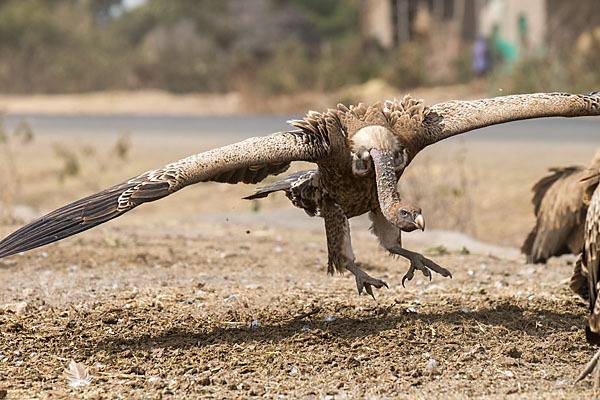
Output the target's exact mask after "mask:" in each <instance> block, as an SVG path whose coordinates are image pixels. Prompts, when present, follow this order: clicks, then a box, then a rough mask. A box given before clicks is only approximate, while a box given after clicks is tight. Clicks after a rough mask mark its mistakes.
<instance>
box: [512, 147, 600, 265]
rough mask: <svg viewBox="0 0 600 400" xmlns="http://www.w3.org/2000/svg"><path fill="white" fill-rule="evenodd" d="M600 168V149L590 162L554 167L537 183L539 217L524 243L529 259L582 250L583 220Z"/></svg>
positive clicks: (537, 259)
mask: <svg viewBox="0 0 600 400" xmlns="http://www.w3.org/2000/svg"><path fill="white" fill-rule="evenodd" d="M598 168H600V152H598V153H597V154H596V156H595V157H594V159H593V160H592V161H591V162H590V163H589V164H588V165H587V166H579V165H576V166H571V167H563V168H552V169H550V171H551V172H552V174H551V175H548V176H546V177H544V178H542V179H541V180H540V181H538V182H537V183H536V184H535V185H534V186H533V188H532V191H533V192H534V195H533V199H532V202H533V205H534V212H535V215H536V218H537V221H536V225H535V226H534V227H533V229H532V231H531V232H530V233H529V235H528V236H527V239H525V242H524V243H523V246H522V247H521V252H522V253H523V254H525V255H526V256H527V260H528V261H529V262H534V263H539V262H541V263H544V262H546V260H547V259H548V258H550V257H553V256H560V255H562V254H580V253H581V250H582V248H583V224H584V222H585V215H586V212H587V205H588V203H589V198H590V197H591V193H593V191H594V189H595V188H596V186H597V185H598V177H597V176H596V175H595V174H594V172H595V171H596V170H597V169H598ZM586 178H588V179H586Z"/></svg>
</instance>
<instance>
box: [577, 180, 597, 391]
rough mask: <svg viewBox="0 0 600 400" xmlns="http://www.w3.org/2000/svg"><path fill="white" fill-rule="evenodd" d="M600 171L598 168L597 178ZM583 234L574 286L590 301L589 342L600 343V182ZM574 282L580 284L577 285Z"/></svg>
mask: <svg viewBox="0 0 600 400" xmlns="http://www.w3.org/2000/svg"><path fill="white" fill-rule="evenodd" d="M598 176H600V171H596V176H595V177H596V178H598ZM583 232H584V235H583V251H582V252H581V255H580V257H579V260H578V261H577V263H576V265H575V269H574V271H573V277H572V278H571V288H572V289H573V290H575V292H576V293H578V294H579V295H580V296H581V297H582V298H583V299H584V300H585V301H587V302H588V304H589V312H590V313H589V316H588V320H587V326H586V329H585V333H586V335H585V336H586V339H587V341H588V342H589V343H590V344H594V345H600V298H599V293H600V186H599V187H597V188H596V189H595V191H594V193H593V195H592V196H591V199H590V203H589V207H588V209H587V213H586V218H585V224H584V231H583ZM574 282H580V283H582V284H581V285H578V286H575V285H573V283H574ZM599 358H600V351H598V352H597V353H596V355H595V356H594V357H593V358H592V360H591V361H590V362H589V363H588V364H587V365H586V367H585V368H584V370H583V371H582V373H581V374H580V375H579V378H578V379H577V380H581V379H583V378H584V377H585V376H587V375H588V374H589V373H590V372H592V371H593V369H594V368H595V366H596V364H597V363H598V359H599ZM598 384H600V369H598V370H597V373H596V385H598Z"/></svg>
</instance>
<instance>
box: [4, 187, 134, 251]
mask: <svg viewBox="0 0 600 400" xmlns="http://www.w3.org/2000/svg"><path fill="white" fill-rule="evenodd" d="M125 190H127V185H117V186H113V187H112V188H109V189H106V190H104V191H102V192H99V193H96V194H93V195H91V196H88V197H85V198H83V199H81V200H78V201H75V202H73V203H70V204H67V205H66V206H64V207H61V208H59V209H58V210H55V211H52V212H51V213H49V214H46V215H44V216H43V217H41V218H38V219H37V220H35V221H33V222H31V223H29V224H27V225H25V226H24V227H22V228H21V229H19V230H17V231H15V232H13V233H12V234H11V235H9V236H8V237H6V238H5V239H4V240H2V241H1V242H0V258H2V257H7V256H10V255H13V254H17V253H21V252H23V251H27V250H32V249H35V248H36V247H40V246H43V245H46V244H50V243H52V242H56V241H58V240H61V239H64V238H67V237H69V236H72V235H75V234H77V233H79V232H83V231H85V230H87V229H90V228H93V227H94V226H97V225H99V224H101V223H103V222H106V221H108V220H111V219H113V218H115V217H117V216H119V215H120V214H122V213H123V212H124V211H122V210H119V209H118V205H119V204H118V199H119V197H120V196H121V194H122V193H123V191H125ZM125 211H127V210H125Z"/></svg>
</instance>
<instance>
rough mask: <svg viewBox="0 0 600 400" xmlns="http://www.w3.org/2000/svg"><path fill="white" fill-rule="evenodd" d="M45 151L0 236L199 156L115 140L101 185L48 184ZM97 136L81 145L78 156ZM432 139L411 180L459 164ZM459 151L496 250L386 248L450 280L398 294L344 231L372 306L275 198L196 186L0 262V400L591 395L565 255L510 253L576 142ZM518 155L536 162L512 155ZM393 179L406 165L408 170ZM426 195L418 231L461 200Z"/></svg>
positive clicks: (90, 176) (377, 260)
mask: <svg viewBox="0 0 600 400" xmlns="http://www.w3.org/2000/svg"><path fill="white" fill-rule="evenodd" d="M59 140H61V138H59V137H47V138H38V139H36V142H35V144H33V145H32V146H29V147H26V148H24V149H22V151H21V152H20V153H19V154H18V157H17V159H16V161H17V165H18V166H19V171H20V175H21V177H20V178H21V185H20V188H19V190H18V193H19V196H18V203H17V204H19V205H25V206H26V207H21V208H24V209H25V210H28V211H27V212H19V213H16V214H17V215H16V216H13V218H5V219H4V222H3V223H2V224H0V236H2V237H4V236H5V235H7V234H9V233H10V232H12V231H13V230H14V229H16V228H18V227H19V226H20V224H21V223H23V222H25V221H26V220H27V219H29V218H31V217H33V216H35V215H37V214H39V213H40V212H43V211H46V210H49V209H51V208H54V207H57V206H59V205H61V204H64V203H65V202H67V201H69V200H73V199H75V198H77V197H79V196H81V195H84V194H86V193H89V192H90V191H93V190H96V189H99V188H101V187H103V186H108V185H109V184H112V183H115V182H118V181H120V180H122V179H124V178H126V177H129V176H131V175H134V174H136V173H138V172H140V171H143V170H146V169H148V168H152V167H156V166H157V165H156V164H158V165H161V164H162V163H163V162H166V161H172V160H173V159H176V158H178V157H180V156H184V155H187V153H189V149H190V148H195V149H196V150H198V151H199V150H202V149H203V148H207V147H209V145H208V144H206V143H202V142H200V141H199V140H198V139H193V138H188V139H186V140H187V141H183V140H184V139H181V141H177V142H176V143H171V144H169V145H167V146H166V145H165V144H164V143H160V142H158V141H151V140H150V141H144V142H143V143H142V142H138V141H135V140H134V143H133V148H132V154H131V161H128V162H124V163H122V164H119V163H117V164H115V166H112V167H111V166H109V167H107V168H106V169H105V170H104V171H103V172H102V173H99V172H97V170H96V169H95V168H93V166H94V165H96V164H94V163H95V161H94V162H91V161H90V162H89V163H88V165H87V166H86V167H85V168H84V169H83V170H82V171H81V173H80V176H79V177H78V178H77V179H69V180H67V181H66V182H65V183H63V184H62V185H61V184H58V183H57V180H56V176H55V169H56V168H57V167H58V166H59V164H60V163H59V162H58V161H57V160H56V159H55V158H54V156H53V154H52V151H51V150H49V149H50V147H49V146H48V143H49V142H50V143H51V142H52V141H59ZM111 140H112V139H111V138H103V139H97V140H90V143H91V144H93V145H94V146H96V148H97V149H98V151H99V152H98V154H99V156H98V157H101V156H102V155H103V154H104V149H105V148H107V147H108V144H110V143H109V142H110V141H111ZM90 143H88V144H90ZM210 145H211V146H212V144H210ZM439 146H440V147H438V146H436V152H437V154H439V155H440V157H438V158H436V159H435V160H434V157H433V156H427V155H426V154H424V155H423V157H424V158H423V161H419V162H420V163H424V161H425V160H432V161H431V162H430V163H427V165H428V167H427V171H429V172H427V174H428V175H427V180H426V182H425V183H424V185H425V184H426V185H430V186H431V185H435V183H436V182H439V180H440V179H446V177H447V176H448V170H447V168H446V169H444V165H453V163H454V162H453V160H454V161H455V160H456V157H454V156H453V155H452V154H453V152H457V151H460V152H461V154H463V153H464V149H462V148H460V147H459V148H458V149H457V148H456V147H443V146H444V145H443V144H440V145H439ZM453 146H456V145H453ZM477 146H480V147H469V148H468V149H467V151H466V154H467V157H466V159H465V160H464V161H463V162H464V163H465V166H466V169H467V170H469V171H473V174H474V175H472V176H474V177H475V178H477V179H475V178H473V179H475V180H474V183H473V185H472V186H469V187H470V188H471V189H470V190H471V191H472V196H471V204H472V207H471V208H472V214H470V215H471V217H470V218H471V219H470V220H471V225H469V226H474V227H475V228H473V229H474V231H475V236H476V237H477V238H478V239H480V240H485V241H487V242H491V243H493V244H495V245H500V246H503V247H502V248H501V249H500V250H498V251H496V250H495V248H494V249H492V250H490V248H489V247H485V246H484V247H481V246H479V245H476V244H472V245H471V244H467V245H466V247H467V249H468V250H470V252H469V253H468V254H467V253H466V252H465V251H459V250H458V249H459V248H460V247H462V245H464V243H474V242H466V241H464V240H463V239H460V238H459V239H455V240H454V241H446V242H445V243H446V245H445V248H439V247H434V246H432V245H437V243H434V242H433V239H431V236H429V237H427V236H425V235H424V234H420V233H413V234H409V235H406V236H405V238H406V241H405V242H406V244H407V246H410V248H413V249H419V250H426V251H427V254H428V255H429V256H430V257H432V258H433V259H435V260H436V261H438V262H439V263H440V264H442V265H444V266H445V267H447V268H449V269H450V270H452V272H453V275H454V277H453V279H443V278H441V277H439V276H434V278H433V281H432V282H429V281H427V280H426V279H424V278H423V277H422V276H417V277H415V279H414V280H413V281H411V282H409V283H408V284H407V287H406V288H402V286H400V281H401V278H402V276H403V275H404V273H405V271H406V268H407V263H406V262H405V261H404V260H400V259H393V258H391V257H389V256H388V255H387V254H385V252H384V251H382V250H381V249H380V248H379V247H378V245H377V243H376V241H375V240H374V238H373V237H371V236H370V234H369V233H368V232H367V230H366V229H365V226H364V223H362V222H361V221H360V220H359V221H358V222H357V223H356V224H355V225H353V244H354V247H355V252H356V255H357V258H358V260H359V261H360V262H361V263H363V267H364V268H365V269H366V270H367V271H368V272H369V274H371V275H372V276H375V277H379V278H383V279H385V280H386V281H387V282H388V283H389V284H390V289H382V290H379V291H378V292H377V293H376V295H377V301H373V300H372V299H371V298H370V297H368V296H358V295H357V293H356V289H355V285H354V281H353V279H352V278H351V277H350V276H349V275H348V274H346V275H345V276H339V275H336V276H334V277H329V276H327V275H326V273H325V263H326V258H327V255H326V245H325V239H324V233H323V230H322V228H321V226H320V222H321V221H319V220H316V219H313V220H311V219H308V217H306V216H304V215H301V213H300V214H299V213H295V212H292V211H290V212H287V211H286V212H283V214H278V213H277V212H278V210H281V209H289V207H291V206H288V205H287V201H286V199H285V198H284V197H282V196H277V197H275V198H274V199H272V200H271V199H267V200H266V201H264V202H262V203H261V205H260V206H257V204H256V203H248V202H242V201H241V200H239V198H240V197H241V196H242V195H243V194H247V193H249V192H250V190H251V188H249V187H245V186H225V185H217V184H205V185H197V186H196V187H193V188H189V189H186V190H184V191H182V192H181V193H178V194H177V195H176V196H171V197H169V198H167V199H164V200H161V201H160V202H158V203H155V204H151V205H147V206H144V207H140V208H139V209H138V210H136V211H133V212H132V213H130V214H129V215H128V216H126V217H124V218H120V219H118V220H115V221H113V222H111V223H110V224H106V225H104V226H101V227H99V228H97V229H94V230H91V231H89V232H86V233H84V234H82V235H79V236H77V237H74V238H71V239H69V240H65V241H63V242H60V243H57V244H55V245H51V246H48V247H45V248H42V249H38V250H34V251H31V252H28V253H26V254H24V255H22V256H14V257H10V258H7V259H3V260H0V306H2V309H1V311H0V398H1V397H2V396H4V398H10V399H17V398H69V397H85V398H98V399H100V398H161V397H171V398H244V397H257V396H258V397H266V398H277V397H291V398H299V397H308V398H339V399H343V398H395V397H406V398H467V397H476V398H531V399H538V398H552V399H560V398H586V397H587V398H589V397H592V396H593V395H594V392H593V389H592V384H591V381H590V380H586V381H584V382H581V383H575V382H574V378H575V377H576V376H577V374H578V373H579V370H580V368H581V367H582V365H583V364H584V363H585V362H586V361H587V360H588V359H589V357H591V355H592V353H593V351H594V349H593V348H592V347H590V346H588V345H587V343H586V342H585V338H584V332H583V328H584V326H585V316H586V307H585V306H584V305H583V303H581V302H580V301H579V300H578V299H577V298H576V297H575V296H574V295H572V294H571V293H570V291H569V290H568V288H567V285H566V281H567V279H568V277H569V276H570V272H571V261H572V259H570V258H561V259H554V260H552V261H551V262H550V263H549V264H548V265H527V264H525V263H524V261H523V259H522V258H521V257H519V256H518V255H516V252H515V249H514V247H515V246H516V245H518V244H519V243H520V242H521V241H522V239H523V238H524V236H525V233H526V231H527V229H528V228H529V226H530V224H531V222H532V217H531V207H530V206H529V197H530V195H529V187H530V185H531V184H532V183H533V181H534V180H535V179H536V178H537V177H539V176H540V174H542V173H543V171H544V169H545V168H546V167H547V166H549V165H561V164H564V163H573V162H577V161H578V160H587V159H588V158H589V157H591V155H592V154H593V152H594V149H590V148H589V146H588V147H577V146H576V145H572V146H569V147H568V148H565V146H564V145H551V144H547V145H544V146H542V147H540V145H539V144H538V145H536V147H535V148H534V147H527V145H526V144H524V143H521V144H520V146H519V148H520V149H519V150H518V151H514V152H509V153H510V154H511V155H510V157H507V153H506V152H502V151H500V149H499V148H498V146H491V147H490V146H489V145H485V144H479V145H477ZM486 146H488V147H486ZM486 149H487V150H486ZM533 150H537V151H538V152H539V153H540V154H543V156H539V157H535V158H533V157H530V156H528V155H529V154H530V152H531V151H533ZM542 150H543V151H542ZM431 154H433V153H431ZM93 160H95V159H93ZM444 163H445V164H444ZM411 168H412V169H414V170H415V172H414V173H415V174H416V173H417V171H419V167H418V164H417V163H416V162H415V165H414V168H413V166H411ZM423 168H424V167H423ZM422 173H423V172H422V170H421V174H422ZM421 176H422V175H421ZM469 176H471V175H469ZM484 177H489V178H486V179H484ZM426 194H427V193H426ZM438 195H439V193H438ZM428 196H429V197H428ZM435 196H436V193H430V194H429V195H427V196H426V195H423V197H422V201H423V202H425V204H421V205H422V206H423V208H424V209H425V210H427V206H428V205H429V210H430V211H429V212H428V211H425V213H426V218H428V226H431V227H432V228H438V229H439V228H445V229H447V228H448V227H451V225H452V223H453V222H452V221H455V219H452V218H453V216H448V215H446V217H447V219H444V214H443V213H439V214H436V212H435V209H434V206H435V205H436V204H441V206H444V207H447V209H448V210H456V209H457V208H454V207H456V206H457V205H459V204H461V203H450V202H449V203H435V202H433V201H434V200H433V198H434V197H435ZM438 197H439V196H438ZM436 201H439V200H436ZM13 205H14V204H13ZM4 207H8V206H7V205H6V203H4ZM257 207H260V210H259V212H253V210H256V208H257ZM21 208H19V209H21ZM28 213H29V214H28ZM446 214H448V213H446ZM450 214H455V212H453V211H451V212H450ZM432 215H438V217H436V218H433V217H432ZM304 221H310V222H309V223H305V222H304ZM420 235H422V236H420ZM413 238H414V239H413ZM419 238H421V239H419ZM423 238H424V239H423ZM507 246H508V247H511V248H509V249H506V247H507ZM502 249H504V250H506V251H504V250H502ZM19 304H20V305H19ZM71 360H75V361H77V362H79V363H82V364H83V365H85V366H86V368H87V369H88V371H89V373H90V374H91V375H92V381H91V384H90V385H88V386H83V387H78V388H72V387H69V386H68V385H67V379H65V377H64V369H65V368H67V366H68V365H69V362H70V361H71Z"/></svg>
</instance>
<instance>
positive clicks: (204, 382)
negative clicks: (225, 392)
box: [198, 376, 210, 386]
mask: <svg viewBox="0 0 600 400" xmlns="http://www.w3.org/2000/svg"><path fill="white" fill-rule="evenodd" d="M198 383H199V384H200V385H202V386H208V385H210V378H209V377H208V376H205V377H204V378H202V379H200V380H199V381H198Z"/></svg>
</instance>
